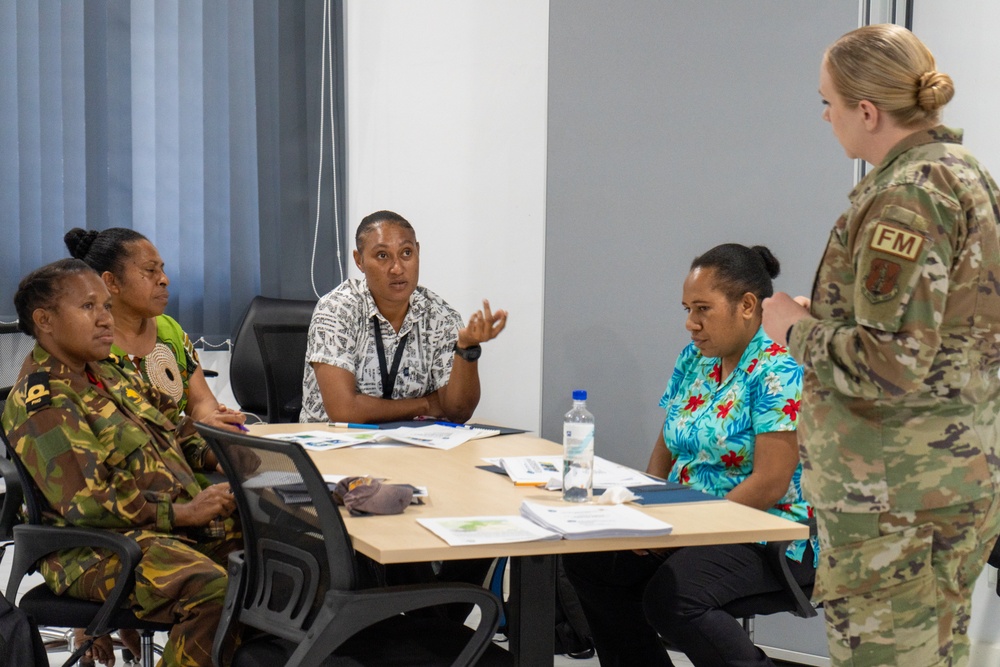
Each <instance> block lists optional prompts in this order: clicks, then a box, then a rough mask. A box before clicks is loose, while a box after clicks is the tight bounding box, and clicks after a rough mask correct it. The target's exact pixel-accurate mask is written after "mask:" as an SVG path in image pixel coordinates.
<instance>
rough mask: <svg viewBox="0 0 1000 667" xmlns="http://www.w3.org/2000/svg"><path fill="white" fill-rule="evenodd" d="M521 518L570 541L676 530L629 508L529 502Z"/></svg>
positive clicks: (663, 533) (525, 505) (522, 507)
mask: <svg viewBox="0 0 1000 667" xmlns="http://www.w3.org/2000/svg"><path fill="white" fill-rule="evenodd" d="M521 515H522V516H524V517H526V518H528V519H530V520H532V521H534V522H535V523H537V524H538V525H540V526H542V527H543V528H545V529H547V530H551V531H554V532H557V533H559V534H560V535H562V536H563V537H565V538H566V539H567V540H575V539H591V538H595V539H596V538H604V537H651V536H656V535H668V534H670V531H672V530H673V526H671V525H670V524H669V523H666V522H665V521H660V520H659V519H655V518H653V517H651V516H649V515H648V514H644V513H643V512H640V511H639V510H637V509H633V508H631V507H626V506H625V505H594V504H589V503H562V504H559V505H544V504H542V503H536V502H532V501H530V500H525V501H522V502H521Z"/></svg>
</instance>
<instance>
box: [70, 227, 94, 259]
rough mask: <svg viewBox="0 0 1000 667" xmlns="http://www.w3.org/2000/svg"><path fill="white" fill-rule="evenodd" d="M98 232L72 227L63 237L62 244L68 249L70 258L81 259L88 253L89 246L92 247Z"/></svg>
mask: <svg viewBox="0 0 1000 667" xmlns="http://www.w3.org/2000/svg"><path fill="white" fill-rule="evenodd" d="M99 234H100V232H98V231H96V230H93V229H80V228H79V227H74V228H73V229H71V230H69V231H68V232H66V235H65V236H63V242H64V243H65V244H66V247H67V248H68V249H69V254H70V256H71V257H75V258H77V259H83V258H84V257H86V256H87V253H89V252H90V246H92V245H94V241H95V240H97V237H98V235H99Z"/></svg>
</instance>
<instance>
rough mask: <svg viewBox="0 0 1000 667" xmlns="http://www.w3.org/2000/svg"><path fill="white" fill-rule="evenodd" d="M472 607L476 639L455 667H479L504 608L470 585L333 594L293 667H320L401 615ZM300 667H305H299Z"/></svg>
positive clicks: (297, 655)
mask: <svg viewBox="0 0 1000 667" xmlns="http://www.w3.org/2000/svg"><path fill="white" fill-rule="evenodd" d="M456 602H458V603H466V604H470V603H471V604H473V605H475V606H477V607H479V610H480V613H481V617H480V621H479V625H478V626H477V627H476V630H475V633H474V634H473V637H472V639H471V640H470V641H469V643H468V644H467V645H466V646H465V648H464V649H463V650H462V653H461V654H460V655H459V656H458V658H457V659H456V660H455V663H454V664H475V660H476V659H477V658H478V657H479V655H480V654H481V653H482V651H483V650H485V647H486V644H487V642H488V641H490V640H491V639H492V637H493V634H494V633H495V632H496V629H497V626H498V624H499V622H500V602H499V601H498V600H497V598H496V596H495V595H493V593H491V592H490V591H488V590H486V589H485V588H482V587H479V586H474V585H472V584H457V583H455V584H416V585H408V586H391V587H388V588H372V589H365V590H360V591H329V592H328V593H327V594H326V599H325V600H324V604H323V608H322V609H321V610H320V613H319V614H318V615H317V618H316V620H315V621H314V623H313V625H312V628H311V629H310V632H309V635H310V638H312V637H315V643H313V642H309V641H306V642H303V643H301V644H300V645H299V647H298V648H297V649H296V651H295V653H294V654H293V655H292V657H291V658H290V659H289V664H295V665H298V664H302V665H313V664H316V665H318V664H320V662H321V661H322V660H323V658H325V657H326V656H328V655H330V653H332V652H333V651H334V650H336V649H337V647H338V646H340V645H341V644H342V643H344V642H345V641H347V640H348V639H350V638H351V637H352V636H353V635H355V634H356V633H357V632H359V631H360V630H363V629H364V628H367V627H369V626H371V625H374V624H375V623H378V622H380V621H384V620H386V619H388V618H392V617H393V616H396V615H398V614H401V613H404V612H408V611H413V610H415V609H423V608H426V607H436V606H438V605H442V604H451V603H456ZM299 661H301V663H300V662H299Z"/></svg>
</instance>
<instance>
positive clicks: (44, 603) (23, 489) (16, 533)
mask: <svg viewBox="0 0 1000 667" xmlns="http://www.w3.org/2000/svg"><path fill="white" fill-rule="evenodd" d="M0 439H2V444H3V448H4V450H5V453H6V454H7V456H8V458H9V459H10V460H9V462H8V461H5V463H8V464H9V465H0V474H3V477H4V481H5V483H6V492H5V493H4V506H3V511H2V512H0V517H2V518H3V519H5V520H6V519H7V518H9V517H8V506H10V507H12V508H15V509H13V510H12V512H13V519H12V520H11V524H4V525H5V526H8V525H9V530H8V528H2V529H0V530H2V531H3V532H9V534H10V535H11V537H12V539H13V544H14V556H13V559H12V561H11V569H10V579H9V580H8V582H7V590H6V595H5V597H6V599H7V601H8V602H10V603H11V604H15V600H16V598H17V593H18V589H19V588H20V586H21V581H22V580H23V579H24V577H25V576H27V575H28V574H29V573H31V572H33V571H34V570H35V564H36V563H37V562H38V560H39V559H41V558H42V557H44V556H46V555H48V554H50V553H52V552H54V551H59V550H62V549H70V548H73V547H94V548H99V549H107V550H108V551H111V552H112V553H114V554H115V555H117V556H118V558H119V559H120V560H121V562H122V568H121V573H120V574H119V576H118V579H117V581H116V583H115V586H114V588H113V589H112V591H111V594H110V595H109V596H108V599H107V600H106V601H105V602H103V603H100V602H91V601H88V600H79V599H76V598H72V597H69V596H67V595H56V594H55V593H53V592H52V590H51V589H50V588H49V587H48V586H47V585H46V584H44V583H43V584H39V585H38V586H35V587H34V588H32V589H31V590H29V591H28V592H27V593H25V594H24V595H23V596H22V597H21V599H20V600H19V601H17V602H16V604H17V606H18V607H20V608H21V609H22V610H23V611H25V612H26V613H27V614H29V615H30V616H31V617H32V618H34V619H35V622H36V623H38V625H40V626H47V627H58V628H86V633H87V634H88V635H90V636H91V637H99V636H102V635H106V634H110V633H112V632H115V631H116V630H119V629H132V630H138V631H139V633H140V636H141V639H142V656H141V664H142V665H143V667H153V665H154V664H155V654H156V653H159V652H160V649H159V647H157V646H155V645H154V644H153V633H154V632H167V631H169V630H170V625H168V624H164V623H153V622H150V621H144V620H142V619H140V618H137V617H136V616H135V614H133V613H132V612H131V611H130V610H129V609H128V607H127V603H128V597H129V595H130V594H131V593H132V589H133V588H134V585H135V568H136V567H137V566H138V564H139V561H140V560H141V559H142V550H141V549H140V548H139V545H138V543H137V542H136V541H135V540H133V539H131V538H129V537H126V536H124V535H122V534H120V533H115V532H113V531H110V530H99V529H94V528H78V527H73V526H50V525H43V524H42V512H43V508H44V507H46V503H45V500H44V498H43V497H42V496H41V494H40V493H39V492H38V489H37V487H36V486H35V484H34V481H33V480H32V478H31V475H30V474H29V473H28V471H27V469H26V468H25V467H24V464H23V463H22V462H21V459H20V457H18V455H17V453H16V452H15V451H14V449H13V447H11V446H10V444H9V443H8V442H7V437H6V434H4V433H3V432H2V429H0ZM22 503H23V504H24V508H25V510H26V515H27V523H26V524H22V523H18V521H19V519H18V515H17V510H19V509H20V508H21V505H22ZM92 643H93V642H92V640H88V641H86V642H84V643H83V644H81V645H80V646H79V647H77V648H76V650H75V651H73V652H72V653H71V654H70V657H69V658H68V659H67V660H66V662H65V663H64V664H63V667H69V666H70V665H73V664H76V663H77V662H78V661H79V660H80V658H81V656H83V654H84V653H85V652H86V651H87V649H89V648H90V645H91V644H92Z"/></svg>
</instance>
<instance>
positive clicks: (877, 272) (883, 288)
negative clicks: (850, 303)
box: [863, 258, 903, 303]
mask: <svg viewBox="0 0 1000 667" xmlns="http://www.w3.org/2000/svg"><path fill="white" fill-rule="evenodd" d="M902 268H903V267H901V266H900V265H899V264H897V263H896V262H890V261H889V260H887V259H880V258H875V259H873V260H872V263H871V264H870V265H869V267H868V275H866V276H865V284H864V287H863V290H864V293H865V297H867V298H868V300H869V301H871V302H872V303H882V302H883V301H888V300H889V299H891V298H892V297H894V296H896V292H897V291H898V287H897V283H898V282H899V274H900V271H902Z"/></svg>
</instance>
